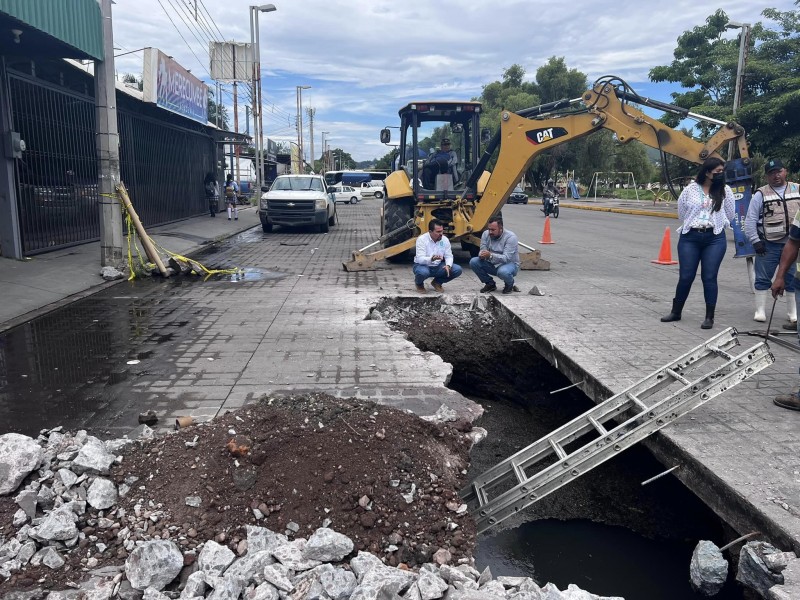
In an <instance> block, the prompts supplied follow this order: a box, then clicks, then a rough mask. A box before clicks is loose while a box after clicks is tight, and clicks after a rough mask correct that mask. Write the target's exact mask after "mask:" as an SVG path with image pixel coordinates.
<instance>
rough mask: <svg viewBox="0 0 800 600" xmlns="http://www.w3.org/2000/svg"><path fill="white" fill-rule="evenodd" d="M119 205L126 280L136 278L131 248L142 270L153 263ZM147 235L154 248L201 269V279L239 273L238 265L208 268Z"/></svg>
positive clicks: (125, 210) (128, 217) (151, 267)
mask: <svg viewBox="0 0 800 600" xmlns="http://www.w3.org/2000/svg"><path fill="white" fill-rule="evenodd" d="M100 195H101V196H105V197H107V198H113V199H115V200H117V199H118V198H117V197H116V196H112V195H110V194H100ZM120 207H121V208H122V216H123V218H124V219H125V226H126V227H127V230H128V267H129V268H130V275H129V276H128V281H132V280H134V279H136V269H135V268H134V260H133V249H136V255H137V257H138V259H139V265H140V266H141V268H142V270H143V271H144V272H147V273H149V272H150V271H151V270H152V269H153V267H154V266H155V265H153V264H152V263H149V262H147V261H145V260H144V257H143V256H142V252H141V250H140V249H139V244H138V243H137V241H136V240H137V234H136V228H135V227H134V226H133V219H131V216H130V214H129V213H128V211H127V209H126V208H125V205H124V204H123V203H122V202H120ZM147 237H148V239H149V240H150V243H151V244H153V246H154V247H155V248H158V249H159V250H161V251H162V252H164V253H165V254H167V255H169V256H171V257H172V258H174V259H175V260H177V261H181V262H186V263H189V264H190V265H192V266H193V267H196V268H197V269H198V270H200V271H202V272H203V273H204V274H205V276H204V278H203V281H205V280H207V279H208V278H209V277H210V276H212V275H232V274H234V273H239V272H240V271H241V269H239V267H234V268H232V269H209V268H208V267H206V266H205V265H204V264H203V263H201V262H200V261H197V260H194V259H193V258H189V257H187V256H183V255H181V254H178V253H176V252H172V251H171V250H167V249H166V248H164V247H163V246H161V245H159V244H157V243H156V242H155V241H154V240H153V238H151V237H150V236H147ZM192 273H195V270H194V269H193V270H192Z"/></svg>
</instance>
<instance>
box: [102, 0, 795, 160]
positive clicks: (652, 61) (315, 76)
mask: <svg viewBox="0 0 800 600" xmlns="http://www.w3.org/2000/svg"><path fill="white" fill-rule="evenodd" d="M249 4H250V3H249V2H245V1H244V0H226V1H224V2H218V1H212V0H198V1H197V6H198V19H197V21H195V19H194V14H195V13H194V7H195V2H194V0H116V4H115V5H114V8H113V10H114V41H115V45H116V46H117V47H119V48H121V49H120V50H117V52H118V53H120V52H124V51H129V50H134V49H137V48H141V47H144V46H155V47H158V48H160V49H161V50H162V51H164V52H165V53H166V54H168V55H172V56H173V57H174V58H175V59H176V60H177V61H178V62H179V63H181V64H182V65H183V66H184V67H186V68H188V69H191V70H192V73H193V74H195V75H196V76H198V77H201V78H203V79H205V80H209V79H210V77H209V75H208V68H209V66H208V64H207V61H208V43H209V40H211V39H216V40H235V41H239V42H249V41H250V28H249V24H250V21H249V9H248V6H249ZM274 4H275V6H276V7H277V10H276V11H275V12H270V13H263V14H261V15H260V38H261V54H262V67H263V70H262V78H263V81H262V83H263V93H262V95H263V99H264V102H265V109H264V115H265V117H264V128H265V132H266V135H275V136H284V137H287V138H288V139H296V134H294V127H295V125H294V124H295V116H296V112H297V109H296V87H295V86H297V85H310V86H311V89H308V90H304V91H303V104H304V107H309V106H313V107H314V108H315V109H316V116H315V121H314V131H315V138H316V143H315V150H316V151H317V154H319V153H320V151H321V143H320V137H321V136H320V132H321V131H330V132H331V146H332V147H334V148H336V147H340V148H342V149H343V150H345V151H346V152H349V153H350V154H351V155H352V156H353V157H354V158H355V159H356V160H368V159H372V158H377V157H380V156H382V155H384V154H386V153H387V152H388V151H389V148H387V147H386V146H383V145H382V144H380V142H379V141H378V132H379V130H380V129H381V128H382V127H384V126H386V125H388V124H395V123H397V111H398V109H399V108H400V107H401V106H403V105H405V104H406V103H408V102H409V101H411V100H416V99H419V100H428V99H450V100H457V99H465V100H469V99H472V98H474V97H476V96H478V95H479V94H480V93H481V89H482V86H483V85H486V84H487V83H490V82H492V81H495V80H498V79H500V78H501V76H502V72H503V70H504V69H506V68H508V67H509V66H511V65H512V64H515V63H516V64H520V65H522V66H523V67H524V68H525V70H526V78H527V79H533V77H534V76H535V73H536V69H537V68H539V67H540V66H541V65H542V64H544V63H545V62H546V61H547V59H548V58H549V57H551V56H563V57H564V59H565V62H566V64H567V66H568V67H569V68H575V69H578V70H580V71H582V72H584V73H586V74H587V76H588V78H589V81H592V80H594V79H595V78H597V77H599V76H601V75H607V74H614V75H619V76H620V77H622V78H623V79H625V80H626V81H628V83H629V84H631V85H632V86H633V87H634V89H636V88H637V84H640V85H645V84H647V82H648V79H647V74H648V72H649V71H650V69H652V68H653V67H655V66H657V65H663V64H668V63H669V62H670V61H671V60H672V58H673V57H672V52H673V50H674V48H675V44H676V40H677V38H678V36H679V35H680V34H681V33H683V32H684V31H686V30H688V29H691V28H692V27H695V26H697V25H702V24H703V23H704V22H705V19H706V18H707V17H708V16H709V15H711V14H712V13H713V12H714V11H715V10H717V7H718V5H716V4H712V3H708V2H696V1H695V0H673V1H672V2H657V1H655V0H642V1H640V2H637V3H628V4H626V5H625V6H624V8H622V7H621V6H620V5H617V6H620V8H618V9H615V8H613V5H608V6H601V5H598V4H597V3H596V2H588V1H587V0H573V1H572V2H568V3H558V4H552V3H545V2H541V1H537V0H532V1H531V0H529V1H526V2H521V1H516V0H494V1H493V2H486V3H471V4H470V3H464V2H463V0H458V1H456V0H440V1H439V2H429V1H425V2H422V1H420V0H408V1H407V2H404V3H398V2H394V1H392V2H390V1H386V0H371V1H370V2H366V1H364V0H351V1H348V2H336V1H335V0H334V2H331V1H330V0H325V1H323V0H306V1H304V2H287V1H284V0H275V2H274ZM465 4H469V5H468V6H465ZM770 6H771V7H774V8H777V9H778V10H794V8H795V7H794V3H793V2H792V0H780V1H777V2H772V3H770ZM764 8H766V6H757V5H754V4H753V3H752V1H745V0H729V1H728V2H727V3H726V5H725V7H724V10H725V12H726V13H727V14H728V16H729V17H730V18H731V19H732V20H736V21H744V22H749V23H755V22H756V21H759V20H761V17H760V13H761V11H762V10H763V9H764ZM173 23H174V25H173ZM731 35H732V36H733V35H735V32H731ZM116 67H117V71H118V72H119V73H127V72H132V73H140V72H141V70H142V65H141V53H136V54H129V55H127V56H124V57H120V58H119V59H118V62H117V65H116ZM212 87H213V84H212ZM246 88H247V86H246V85H245V86H240V92H241V93H240V105H241V104H242V103H246V102H249V100H248V99H247V96H248V94H247V90H246ZM648 89H650V90H654V89H659V90H661V93H662V97H660V98H658V99H661V100H667V101H668V100H670V97H669V91H670V88H669V87H668V86H653V85H648ZM673 89H675V88H673ZM228 90H230V87H229V86H228ZM223 98H224V101H225V103H226V105H228V106H229V110H231V109H232V97H231V96H230V94H229V93H228V94H227V95H225V96H224V97H223ZM240 108H241V110H242V115H241V116H240V119H239V122H240V124H241V123H244V118H243V113H244V109H243V108H242V107H241V106H240ZM304 124H306V125H308V119H307V118H305V119H304ZM293 135H294V137H293ZM305 136H306V137H308V131H307V128H306V132H305ZM306 147H307V148H309V147H310V144H309V143H308V141H306Z"/></svg>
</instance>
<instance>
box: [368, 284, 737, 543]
mask: <svg viewBox="0 0 800 600" xmlns="http://www.w3.org/2000/svg"><path fill="white" fill-rule="evenodd" d="M442 307H445V308H442ZM376 310H378V311H379V313H380V314H381V316H382V318H383V319H385V320H386V321H387V322H388V323H389V325H390V326H391V327H393V328H395V329H398V330H402V331H404V332H405V333H406V334H407V335H408V339H409V340H410V341H412V342H413V343H414V344H415V345H416V346H417V347H419V348H420V349H422V350H426V351H430V352H435V353H436V354H438V355H439V356H441V357H442V358H443V359H444V360H446V361H448V362H450V363H451V364H453V366H454V371H453V377H452V380H451V382H450V387H451V388H453V389H455V390H456V391H458V392H460V393H462V394H464V395H465V396H468V397H470V398H471V399H473V400H475V401H476V402H479V403H480V404H481V405H482V406H483V407H484V409H485V413H484V415H483V416H482V417H481V418H480V419H478V421H476V422H475V423H474V425H476V426H480V427H483V428H485V429H486V430H487V431H488V432H489V436H488V437H487V438H486V439H485V440H484V441H482V442H481V443H480V444H478V445H477V446H475V447H474V448H473V449H472V452H471V455H470V458H471V467H470V472H469V475H468V479H471V478H473V477H475V476H477V475H478V474H480V473H482V472H483V471H485V470H487V469H489V468H490V467H492V466H494V465H495V464H497V463H498V462H500V461H501V460H503V459H504V458H507V457H508V456H510V455H512V454H514V453H515V452H517V451H518V450H521V449H522V448H524V447H526V446H528V445H530V444H531V443H533V442H534V441H536V440H537V439H539V438H540V437H542V436H544V435H546V434H547V433H549V432H551V431H553V430H555V429H557V428H558V427H560V426H561V425H563V424H565V423H567V422H568V421H570V420H571V419H573V418H575V417H576V416H578V415H580V414H582V413H584V412H586V411H587V410H589V409H590V408H592V406H593V403H592V402H591V400H589V398H587V397H586V396H585V395H584V394H583V393H582V392H580V391H579V390H574V389H573V390H566V391H563V392H558V393H556V394H550V392H551V391H552V390H556V389H559V388H563V387H565V386H568V385H570V384H571V382H570V381H569V380H568V379H567V378H566V377H564V376H563V375H562V374H561V373H559V372H558V371H557V370H556V369H555V368H553V367H552V366H551V365H550V364H549V363H548V362H547V361H546V360H545V359H544V358H543V357H542V356H541V355H539V354H538V353H537V352H535V351H534V350H533V348H532V347H531V346H530V345H528V344H527V343H525V342H511V341H510V340H512V339H519V338H524V337H526V334H525V332H523V331H518V330H516V329H515V328H514V326H512V324H511V322H510V319H504V318H502V315H503V313H502V311H503V310H505V309H504V308H502V307H499V306H497V305H495V304H494V303H493V302H492V300H491V299H488V310H479V309H475V308H474V307H473V308H471V299H470V298H466V297H465V298H464V299H461V300H460V299H459V298H457V297H449V296H445V297H444V298H436V299H420V300H415V299H404V300H401V301H400V302H398V301H397V300H391V301H383V302H381V303H379V304H378V306H377V307H376ZM669 466H672V465H669ZM665 468H666V467H664V466H663V465H661V464H660V463H659V462H658V461H656V460H655V459H654V458H653V457H652V455H651V454H650V453H649V452H648V451H647V450H646V449H645V448H643V447H642V446H635V447H633V448H631V449H629V450H627V451H626V452H625V453H624V454H622V455H620V456H618V457H615V458H614V459H612V460H610V461H608V462H606V463H604V464H602V465H600V466H599V467H597V468H595V469H594V470H593V471H591V472H590V473H588V474H586V475H583V476H582V477H580V478H579V479H578V480H576V481H574V482H572V483H570V484H569V485H566V486H564V487H562V488H561V489H559V490H557V491H556V492H554V493H552V494H551V495H549V496H547V497H546V498H544V499H542V500H540V501H539V502H537V503H536V504H534V505H532V506H531V507H529V508H528V509H526V510H525V511H522V512H521V513H520V514H519V515H517V516H516V517H512V518H509V519H508V520H507V521H505V522H504V523H503V525H502V526H501V527H503V528H508V527H514V526H516V525H518V524H519V523H522V522H525V521H530V520H534V519H542V518H555V519H590V520H592V521H595V522H599V523H607V524H610V525H620V526H622V527H627V528H629V529H631V530H633V531H636V532H638V533H640V534H641V535H645V536H647V537H652V538H663V539H678V540H697V539H721V538H722V537H723V536H722V535H720V528H721V527H722V525H721V524H720V522H719V520H718V519H717V517H716V516H715V515H714V514H713V513H712V512H711V511H710V510H709V509H708V508H707V507H706V506H705V505H704V504H702V503H701V502H700V501H699V500H698V499H697V498H696V497H695V496H694V495H693V494H691V492H689V491H688V490H687V489H686V488H684V487H683V486H682V485H681V484H680V483H679V482H677V481H676V480H674V479H672V478H669V477H665V478H662V479H660V480H657V481H656V482H653V483H652V484H649V485H647V486H644V487H642V486H641V482H642V481H644V480H645V479H648V478H650V477H652V476H653V475H656V474H658V473H660V472H662V471H664V470H665Z"/></svg>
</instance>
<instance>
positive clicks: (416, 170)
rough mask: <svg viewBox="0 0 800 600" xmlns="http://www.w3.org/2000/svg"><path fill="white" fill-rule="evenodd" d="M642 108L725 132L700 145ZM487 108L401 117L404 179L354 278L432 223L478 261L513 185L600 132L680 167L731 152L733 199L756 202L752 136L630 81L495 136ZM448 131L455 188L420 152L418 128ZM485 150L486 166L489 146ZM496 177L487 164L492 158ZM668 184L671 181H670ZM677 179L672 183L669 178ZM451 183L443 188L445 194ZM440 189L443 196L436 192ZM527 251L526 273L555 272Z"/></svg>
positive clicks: (602, 85)
mask: <svg viewBox="0 0 800 600" xmlns="http://www.w3.org/2000/svg"><path fill="white" fill-rule="evenodd" d="M634 105H643V106H648V107H651V108H654V109H657V110H661V111H663V112H669V113H674V114H678V115H680V116H681V117H682V118H684V119H694V120H697V121H704V122H707V123H712V124H714V125H716V126H718V127H719V128H718V129H717V131H716V132H715V133H714V134H713V135H712V136H711V137H710V138H709V139H708V140H707V141H706V142H700V141H697V140H694V139H692V138H690V137H689V136H687V135H685V134H683V133H682V132H680V131H675V130H674V129H672V128H670V127H667V126H666V125H664V124H663V123H661V122H660V121H658V120H656V119H654V118H652V117H650V116H648V115H646V114H644V113H643V112H641V111H640V110H638V109H637V108H636V107H635V106H634ZM480 113H481V104H480V103H479V102H442V101H430V102H413V103H410V104H408V105H406V106H404V107H403V108H402V109H401V110H400V113H399V114H400V143H399V156H398V158H397V161H396V166H395V168H396V170H394V171H393V172H392V173H390V174H389V176H388V177H387V178H386V182H385V185H386V196H385V198H384V204H383V210H382V213H381V237H380V238H379V239H378V240H376V241H375V242H373V243H371V244H369V245H368V246H366V247H364V248H361V249H360V250H356V251H354V252H353V257H352V259H351V260H349V261H347V262H345V263H343V266H344V269H345V270H346V271H365V270H369V269H371V268H372V267H373V266H375V263H376V261H379V260H382V259H388V260H392V259H397V258H400V257H403V256H406V255H408V254H409V253H410V252H411V251H412V249H413V248H414V244H415V240H416V237H417V236H418V235H419V234H420V233H422V232H425V231H427V230H428V223H429V222H430V221H431V220H432V219H438V220H440V221H442V222H444V224H445V234H446V235H447V236H448V238H449V239H450V241H451V242H455V241H460V242H461V247H462V249H463V250H466V251H468V252H469V253H470V254H471V255H473V256H474V255H476V254H477V251H478V248H479V246H480V235H481V232H482V231H483V229H484V228H485V227H486V224H487V222H488V220H489V218H491V217H492V216H494V215H496V214H498V213H499V212H500V210H501V209H502V208H503V205H504V204H505V203H506V200H507V199H508V197H509V195H510V194H511V192H512V190H513V189H514V186H515V185H516V184H517V183H518V182H519V181H520V179H521V178H522V176H523V175H524V173H525V172H526V171H527V169H528V168H529V167H530V165H531V163H532V162H533V160H534V158H536V156H538V155H539V154H540V153H542V152H544V151H546V150H549V149H550V148H553V147H555V146H557V145H559V144H563V143H566V142H569V141H571V140H575V139H578V138H581V137H584V136H587V135H590V134H592V133H595V132H598V131H600V130H602V129H608V130H610V131H612V132H613V133H614V134H615V136H616V140H617V141H618V142H620V143H623V144H624V143H629V142H631V141H633V140H638V141H639V142H641V143H643V144H645V145H647V146H650V147H652V148H656V149H658V150H660V151H661V153H662V164H663V165H664V167H665V168H666V162H667V161H666V160H663V159H664V158H665V157H664V153H669V154H672V155H674V156H677V157H680V158H682V159H685V160H688V161H691V162H694V163H698V164H699V163H702V162H703V161H704V160H705V159H707V158H709V157H711V156H719V154H718V152H719V150H720V149H721V148H722V147H723V146H724V145H725V144H728V143H731V144H732V146H733V147H735V148H736V149H737V150H738V156H739V158H737V159H736V160H731V158H732V156H733V155H734V153H733V152H731V151H730V149H729V151H728V158H729V161H728V163H727V164H726V181H727V183H728V184H729V185H731V186H732V187H734V192H736V191H737V190H738V191H739V193H744V191H745V190H747V193H749V185H748V184H749V180H750V176H751V173H750V171H751V165H750V158H749V152H748V147H747V142H746V140H745V132H744V128H742V127H741V126H740V125H739V124H737V123H733V122H728V123H726V122H724V121H718V120H716V119H711V118H708V117H704V116H702V115H698V114H696V113H692V112H689V111H688V110H686V109H683V108H680V107H677V106H673V105H671V104H666V103H663V102H659V101H655V100H650V99H648V98H643V97H641V96H639V95H638V94H636V93H635V92H634V91H633V90H632V89H631V88H630V87H629V86H628V85H627V84H626V83H625V82H624V81H622V80H621V79H619V78H617V77H614V76H607V77H603V78H601V79H599V80H597V81H596V82H595V83H594V85H593V86H592V87H591V89H589V90H587V91H586V92H584V94H583V95H582V96H581V97H579V98H575V99H571V100H570V99H564V100H558V101H556V102H550V103H547V104H542V105H540V106H535V107H532V108H527V109H525V110H521V111H518V112H516V113H514V112H510V111H503V112H501V113H500V121H501V122H500V129H499V131H498V132H497V133H496V134H495V135H494V136H493V137H492V136H491V133H490V132H489V130H488V129H481V128H480ZM432 123H440V124H443V125H444V126H445V127H447V128H448V129H449V131H451V132H452V133H451V134H450V135H451V137H454V138H455V140H454V146H455V148H456V150H457V151H460V153H461V155H460V156H459V157H458V161H459V162H458V171H459V173H460V174H461V175H460V177H461V179H460V181H458V182H456V183H455V185H447V183H448V182H447V181H446V179H444V180H443V178H439V177H437V178H436V181H435V182H434V181H432V180H431V178H430V177H425V176H424V175H425V173H423V165H424V163H425V159H424V158H420V157H422V156H424V149H422V148H420V147H419V141H420V139H419V138H420V135H419V133H420V128H421V127H423V126H427V127H430V126H431V124H432ZM381 141H382V142H383V143H387V144H388V143H389V142H390V141H391V133H390V130H389V129H388V128H386V129H383V130H382V131H381ZM482 143H485V150H484V152H483V154H482V155H481V156H480V159H478V156H479V154H480V147H481V144H482ZM495 153H498V155H497V161H496V163H495V166H494V170H493V171H491V172H490V171H488V170H487V168H486V167H487V165H488V163H489V161H490V159H491V158H492V156H494V154H495ZM667 175H668V174H667ZM666 180H667V181H669V180H670V178H669V176H667V178H666ZM440 182H443V183H444V185H440ZM437 188H439V189H437ZM520 245H521V246H523V247H524V248H525V249H527V250H529V252H524V253H520V258H521V260H522V265H521V268H522V269H531V270H549V268H550V263H549V262H548V261H547V260H544V259H543V258H542V256H541V252H540V251H539V250H536V249H534V248H531V247H529V246H526V245H524V244H520Z"/></svg>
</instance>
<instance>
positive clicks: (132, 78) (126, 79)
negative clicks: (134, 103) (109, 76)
mask: <svg viewBox="0 0 800 600" xmlns="http://www.w3.org/2000/svg"><path fill="white" fill-rule="evenodd" d="M122 83H135V84H136V89H138V90H139V91H140V92H141V91H142V89H144V81H143V80H142V77H141V75H140V76H138V77H137V76H136V75H134V74H133V73H125V74H124V75H123V76H122Z"/></svg>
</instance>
